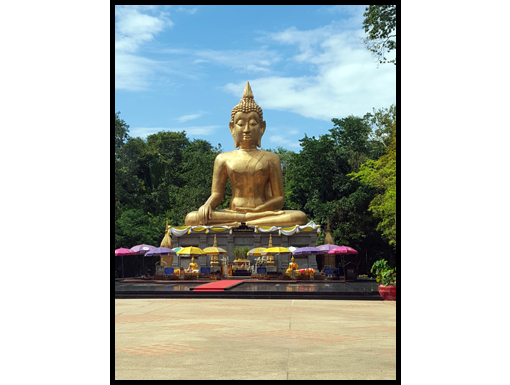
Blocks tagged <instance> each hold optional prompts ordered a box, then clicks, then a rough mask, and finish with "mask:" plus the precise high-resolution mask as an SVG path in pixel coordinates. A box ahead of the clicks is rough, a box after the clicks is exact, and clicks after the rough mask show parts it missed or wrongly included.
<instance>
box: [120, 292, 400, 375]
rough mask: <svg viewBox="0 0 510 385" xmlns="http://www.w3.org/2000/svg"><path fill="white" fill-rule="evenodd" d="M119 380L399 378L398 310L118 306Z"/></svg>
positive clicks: (374, 306) (259, 303)
mask: <svg viewBox="0 0 510 385" xmlns="http://www.w3.org/2000/svg"><path fill="white" fill-rule="evenodd" d="M115 379H116V380H142V379H150V380H160V379H161V380H169V379H171V380H206V379H211V380H231V379H232V380H299V379H307V380H352V379H354V380H357V379H359V380H368V379H374V380H382V379H388V380H396V302H394V301H341V300H287V299H282V300H272V299H260V300H259V299H196V298H186V299H174V298H165V299H115Z"/></svg>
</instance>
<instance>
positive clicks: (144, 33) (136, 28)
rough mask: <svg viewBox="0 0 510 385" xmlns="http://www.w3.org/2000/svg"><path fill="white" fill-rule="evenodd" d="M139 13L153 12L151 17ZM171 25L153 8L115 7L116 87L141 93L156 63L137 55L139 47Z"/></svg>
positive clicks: (165, 17)
mask: <svg viewBox="0 0 510 385" xmlns="http://www.w3.org/2000/svg"><path fill="white" fill-rule="evenodd" d="M140 11H145V12H152V13H156V14H157V15H156V16H151V15H148V14H146V13H140ZM171 26H172V22H171V21H170V20H169V19H168V18H167V14H166V13H165V12H160V11H157V8H156V7H155V6H136V5H135V6H128V5H123V6H115V88H116V89H126V90H133V91H134V90H141V89H144V88H146V87H147V85H148V82H147V79H148V76H149V75H150V74H151V73H152V72H153V71H154V69H155V66H156V65H157V62H155V61H153V60H149V59H146V58H144V57H142V56H138V55H136V52H137V51H138V50H139V49H140V47H141V46H142V45H143V44H144V43H147V42H149V41H151V40H153V39H154V36H155V35H157V34H158V33H159V32H161V31H163V30H164V29H165V28H166V27H171Z"/></svg>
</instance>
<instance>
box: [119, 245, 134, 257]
mask: <svg viewBox="0 0 510 385" xmlns="http://www.w3.org/2000/svg"><path fill="white" fill-rule="evenodd" d="M132 254H136V253H135V252H134V251H133V250H130V249H126V248H124V247H121V248H120V249H115V255H116V256H117V255H132Z"/></svg>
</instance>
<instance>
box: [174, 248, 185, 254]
mask: <svg viewBox="0 0 510 385" xmlns="http://www.w3.org/2000/svg"><path fill="white" fill-rule="evenodd" d="M183 248H184V247H174V248H173V249H172V250H173V251H175V252H176V253H177V252H178V251H179V250H182V249H183Z"/></svg>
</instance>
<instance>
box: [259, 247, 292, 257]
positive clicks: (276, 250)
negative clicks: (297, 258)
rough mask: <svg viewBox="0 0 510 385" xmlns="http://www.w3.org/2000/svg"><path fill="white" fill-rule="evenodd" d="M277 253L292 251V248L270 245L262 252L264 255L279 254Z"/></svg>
mask: <svg viewBox="0 0 510 385" xmlns="http://www.w3.org/2000/svg"><path fill="white" fill-rule="evenodd" d="M277 253H290V250H289V249H287V248H286V247H270V248H269V249H266V250H264V251H263V252H262V255H266V254H277Z"/></svg>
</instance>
